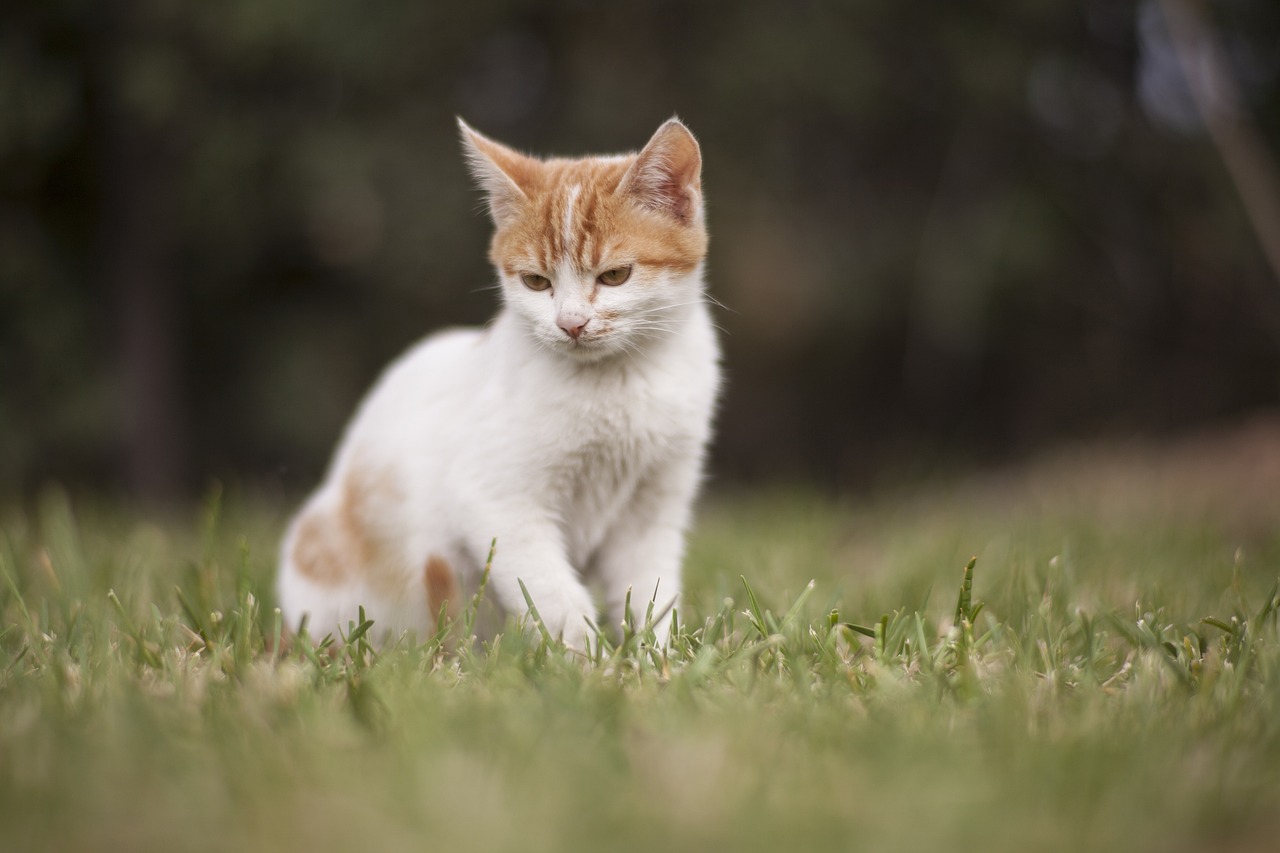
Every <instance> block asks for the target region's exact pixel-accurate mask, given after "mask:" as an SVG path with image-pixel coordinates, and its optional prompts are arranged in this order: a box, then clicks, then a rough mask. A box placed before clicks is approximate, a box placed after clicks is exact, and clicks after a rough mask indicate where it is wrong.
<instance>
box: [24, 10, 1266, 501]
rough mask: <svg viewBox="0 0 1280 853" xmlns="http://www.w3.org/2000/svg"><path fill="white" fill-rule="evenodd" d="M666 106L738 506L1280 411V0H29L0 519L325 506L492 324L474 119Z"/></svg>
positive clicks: (505, 135)
mask: <svg viewBox="0 0 1280 853" xmlns="http://www.w3.org/2000/svg"><path fill="white" fill-rule="evenodd" d="M1197 10H1198V13H1197ZM1171 24H1172V26H1171ZM1184 68H1192V69H1194V72H1193V73H1192V74H1191V75H1190V76H1188V75H1187V74H1184V72H1183V69H1184ZM673 113H678V114H679V115H680V116H681V117H682V118H683V119H684V120H685V121H686V122H687V123H688V124H689V126H690V127H691V128H692V130H693V131H694V133H695V134H696V135H698V137H699V139H700V140H701V142H702V145H703V152H704V159H705V171H704V176H703V180H704V187H705V191H706V198H707V201H708V215H709V222H710V226H711V233H712V243H711V255H710V262H709V283H710V292H711V293H712V294H713V295H714V296H715V298H716V299H718V300H719V301H720V302H722V303H723V304H724V306H725V308H724V309H723V310H718V311H717V318H718V322H719V324H720V325H721V327H722V328H723V330H724V332H725V335H724V343H725V349H726V362H727V367H728V376H729V384H728V388H727V393H726V396H725V398H724V402H723V406H722V409H721V414H720V418H719V438H718V441H717V444H716V448H715V454H714V459H713V476H714V478H715V481H716V482H717V483H719V484H722V485H733V484H753V483H759V482H764V481H778V480H791V481H794V480H806V481H810V482H813V483H815V484H817V486H818V487H819V488H821V489H823V490H829V491H833V492H850V491H853V492H856V491H858V490H861V489H866V488H869V487H872V486H874V485H876V484H879V483H883V482H885V481H889V480H892V479H893V478H901V477H919V476H926V475H929V474H931V473H934V472H937V471H947V470H956V469H963V468H965V467H972V466H978V465H984V464H990V463H995V462H1003V461H1009V460H1015V459H1018V458H1022V457H1025V456H1027V455H1030V454H1033V453H1036V452H1038V451H1040V450H1042V449H1046V448H1051V447H1054V446H1057V445H1061V444H1063V443H1065V442H1071V441H1076V440H1080V439H1092V438H1107V437H1121V438H1126V439H1128V438H1132V437H1142V436H1145V437H1155V436H1163V435H1171V434H1177V433H1179V432H1181V431H1185V430H1189V429H1193V428H1198V427H1201V426H1204V425H1207V424H1217V423H1223V422H1230V421H1232V420H1235V419H1240V418H1244V417H1247V416H1249V415H1250V414H1251V413H1254V412H1259V411H1263V410H1267V409H1271V408H1273V407H1274V406H1275V405H1276V403H1277V398H1278V397H1280V281H1278V279H1277V267H1280V249H1277V248H1276V247H1277V245H1280V244H1278V243H1277V241H1278V240H1280V213H1277V211H1280V207H1277V204H1278V203H1277V200H1276V197H1277V191H1276V179H1275V165H1274V163H1275V152H1276V151H1277V149H1278V148H1280V5H1278V4H1276V3H1275V2H1274V0H1215V2H1212V3H1207V4H1206V3H1199V2H1195V1H1194V0H1144V2H1121V0H1085V2H1067V0H1035V2H1033V0H975V2H969V3H964V4H935V5H933V6H931V7H930V9H929V11H928V13H927V14H926V13H925V12H924V11H923V10H922V9H921V8H920V7H919V6H918V5H917V4H909V3H901V2H895V0H859V2H843V3H839V2H790V3H786V4H783V3H777V2H763V0H744V2H734V3H728V2H706V3H679V2H662V1H661V0H652V2H630V3H617V2H585V0H577V2H570V0H563V2H546V3H533V2H515V0H505V1H504V2H488V3H472V4H460V3H459V4H444V3H424V2H420V1H419V2H401V1H400V0H387V2H381V3H354V2H336V0H308V2H300V0H225V2H220V3H190V2H179V0H11V2H9V3H8V4H7V5H6V11H5V12H4V14H3V19H2V21H0V498H13V497H18V496H21V495H23V494H26V493H29V492H31V491H32V490H34V489H37V488H39V487H40V486H41V484H43V483H45V482H47V481H49V480H51V479H59V480H63V481H66V482H72V483H76V484H85V485H87V486H90V487H93V488H100V489H103V490H106V491H108V492H114V493H119V494H127V495H131V496H133V497H136V498H137V499H139V500H144V501H148V500H164V499H172V498H182V497H184V496H190V495H193V494H195V493H198V492H199V491H200V490H201V489H203V488H204V487H205V486H206V485H207V483H208V482H209V481H210V480H211V479H212V478H215V477H235V478H242V479H244V478H247V479H249V480H252V481H256V482H258V481H260V482H264V483H268V484H271V486H272V488H279V489H280V490H282V491H283V492H284V493H286V494H290V495H293V494H297V493H299V492H301V491H303V490H306V489H308V488H310V487H311V486H313V485H314V483H315V481H316V478H317V477H318V476H319V474H320V472H321V470H322V468H323V466H324V464H325V462H326V459H327V456H328V454H329V453H330V452H331V450H332V448H333V446H334V443H335V441H336V439H337V437H338V434H339V431H340V430H341V427H342V425H343V423H344V422H345V420H346V418H347V417H348V416H349V415H350V414H351V412H352V409H353V407H354V405H355V404H356V402H357V400H358V399H359V397H360V395H361V394H362V393H363V392H364V391H365V390H366V389H367V388H368V386H369V384H370V383H371V382H372V380H373V379H374V377H375V376H376V375H377V373H378V372H379V370H380V369H381V368H382V367H383V366H384V365H385V364H386V363H387V361H388V360H389V359H391V358H393V357H394V356H395V355H396V354H397V353H399V352H401V351H402V350H403V349H405V348H406V347H407V346H408V345H409V344H410V343H411V342H413V341H414V340H415V339H417V338H418V337H420V336H421V335H423V334H424V333H425V332H427V331H430V330H432V329H435V328H437V327H440V326H442V325H456V324H474V323H481V322H483V321H485V320H486V319H487V318H488V317H489V316H490V315H491V314H492V313H493V311H494V307H495V295H494V294H493V293H492V292H489V291H486V290H485V288H486V287H487V286H488V285H489V284H490V283H491V281H492V274H491V272H490V270H489V268H488V265H487V262H486V260H485V251H486V245H487V241H488V237H489V223H488V221H487V220H486V219H485V218H484V216H483V214H482V213H481V211H480V207H479V198H478V196H477V194H476V193H475V191H474V190H473V188H472V187H471V185H470V183H469V180H468V177H467V175H466V173H465V170H464V168H463V164H462V161H461V158H460V156H459V152H458V144H457V139H456V130H455V125H454V116H455V115H461V116H463V117H465V118H466V119H467V120H468V121H469V122H471V123H472V124H473V125H474V126H475V127H477V128H478V129H480V130H481V131H483V132H485V133H486V134H489V135H492V136H494V137H496V138H498V139H501V140H503V141H505V142H507V143H509V144H511V145H513V146H515V147H517V148H521V149H524V150H528V151H532V152H537V153H543V154H563V155H574V154H582V153H608V152H616V151H622V150H630V149H635V148H638V147H640V146H641V145H643V144H644V142H645V141H646V140H647V139H648V137H649V135H650V134H651V133H652V132H653V130H654V129H655V128H656V127H657V126H658V124H659V123H660V122H661V121H662V120H663V119H665V118H667V117H668V116H670V115H671V114H673ZM1269 257H1270V259H1271V261H1270V262H1269V260H1268V258H1269Z"/></svg>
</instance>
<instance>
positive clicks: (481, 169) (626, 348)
mask: <svg viewBox="0 0 1280 853" xmlns="http://www.w3.org/2000/svg"><path fill="white" fill-rule="evenodd" d="M458 124H459V126H460V128H461V130H462V144H463V150H464V151H465V153H466V157H467V161H468V165H469V166H470V167H471V171H472V173H473V174H474V176H475V178H476V180H477V182H478V183H479V184H480V186H481V189H483V190H484V192H485V194H486V195H487V198H488V205H489V213H490V215H491V216H492V218H493V223H494V226H495V230H494V235H493V242H492V243H491V245H490V249H489V258H490V260H491V261H493V265H494V267H496V268H497V271H498V276H499V278H500V279H501V282H502V293H503V299H504V301H505V302H506V304H507V305H508V306H509V307H510V309H511V310H512V311H514V313H515V314H516V316H517V317H519V318H520V320H521V321H522V322H523V323H524V325H525V327H526V328H527V329H528V331H529V333H530V334H531V335H532V336H533V337H534V338H535V339H536V340H538V341H539V342H540V343H542V344H543V345H545V346H547V347H549V348H551V349H554V350H557V351H560V352H563V353H565V354H567V355H569V356H571V357H574V358H580V359H585V360H594V359H599V358H605V357H610V356H615V355H618V354H621V353H626V352H634V351H636V350H639V349H641V348H643V347H644V346H645V345H646V344H647V343H648V342H649V341H652V340H655V339H660V338H662V337H664V336H666V335H668V334H670V333H671V331H672V330H673V328H674V327H675V325H676V323H675V321H676V319H677V316H676V314H677V312H679V311H680V309H682V308H684V307H686V306H689V305H692V304H693V303H695V302H697V301H699V300H700V299H701V298H702V294H701V288H702V283H701V266H702V260H703V258H704V256H705V255H706V251H707V230H706V226H705V225H704V223H703V213H702V182H701V171H702V155H701V153H700V152H699V150H698V143H697V141H696V140H694V138H693V134H691V133H690V132H689V130H688V128H686V127H685V126H684V125H683V124H681V123H680V121H678V120H677V119H674V118H673V119H670V120H668V121H667V122H666V123H665V124H663V125H662V126H661V127H660V128H658V131H657V133H655V134H654V135H653V138H652V139H650V140H649V143H648V144H647V145H646V146H645V147H644V149H643V150H641V151H640V152H639V153H635V154H624V155H620V156H614V157H584V158H581V159H573V160H570V159H546V160H543V159H538V158H535V157H530V156H527V155H524V154H521V153H519V152H517V151H514V150H512V149H511V148H508V147H507V146H505V145H502V144H501V143H498V142H494V141H493V140H491V139H488V138H486V137H484V136H482V135H481V134H479V133H477V132H476V131H474V130H472V129H471V128H470V127H468V126H467V125H466V124H465V123H464V122H462V121H461V119H459V121H458Z"/></svg>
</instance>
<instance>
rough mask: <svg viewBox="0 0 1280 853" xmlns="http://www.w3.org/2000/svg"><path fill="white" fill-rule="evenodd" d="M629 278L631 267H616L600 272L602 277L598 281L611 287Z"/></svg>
mask: <svg viewBox="0 0 1280 853" xmlns="http://www.w3.org/2000/svg"><path fill="white" fill-rule="evenodd" d="M629 278H631V267H614V268H613V269H611V270H605V271H604V272H602V273H600V277H599V278H597V279H596V281H598V282H600V283H601V284H607V285H609V286H610V287H617V286H618V285H620V284H622V283H623V282H624V281H626V280H627V279H629Z"/></svg>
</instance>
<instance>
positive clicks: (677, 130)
mask: <svg viewBox="0 0 1280 853" xmlns="http://www.w3.org/2000/svg"><path fill="white" fill-rule="evenodd" d="M701 172H702V154H701V153H700V152H699V150H698V143H697V141H696V140H695V139H694V138H693V134H691V133H690V132H689V131H688V129H687V128H686V127H685V126H684V125H683V124H681V123H680V122H678V121H676V120H675V119H671V120H670V121H668V122H667V123H666V124H664V125H663V126H662V127H660V128H659V129H658V132H657V133H655V134H654V135H653V139H651V140H649V144H648V145H646V146H645V147H644V150H643V151H641V152H640V153H639V155H637V157H636V161H635V163H633V164H632V165H631V168H630V169H628V170H627V174H626V176H625V177H624V178H623V181H622V187H623V188H624V191H626V192H628V193H631V194H632V195H634V196H636V197H637V198H638V199H639V201H640V202H641V203H642V204H644V205H645V206H646V207H650V208H652V209H654V210H657V211H659V212H662V213H666V214H668V215H670V216H671V217H673V218H674V219H676V220H677V221H679V222H683V223H687V222H689V221H690V220H692V219H693V216H694V213H695V205H696V203H697V198H696V196H697V194H698V192H699V190H700V189H701Z"/></svg>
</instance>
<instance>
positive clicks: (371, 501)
mask: <svg viewBox="0 0 1280 853" xmlns="http://www.w3.org/2000/svg"><path fill="white" fill-rule="evenodd" d="M402 497H403V494H402V492H401V490H400V488H399V486H398V485H397V483H396V482H395V481H394V480H393V479H392V478H391V476H390V475H385V474H384V475H380V474H379V473H378V472H377V471H376V470H373V469H370V468H368V467H365V466H362V465H359V464H353V465H352V466H351V467H350V469H349V471H348V472H347V474H346V476H345V477H344V478H343V481H342V497H341V499H340V500H339V502H338V508H337V511H336V513H333V514H329V513H315V512H311V513H308V514H307V515H305V516H303V518H302V519H301V520H300V521H299V522H298V530H297V533H296V534H295V537H294V545H293V561H294V563H295V564H296V565H297V567H298V571H299V572H301V573H302V574H303V575H304V576H305V577H307V578H309V579H310V580H312V581H314V582H316V583H320V584H325V585H330V586H336V585H337V584H340V583H342V582H343V581H346V580H348V579H349V578H350V577H351V576H352V575H356V574H366V575H367V574H369V573H370V570H371V568H372V567H373V566H374V564H375V563H376V562H377V561H378V558H379V556H380V554H381V552H382V550H383V545H382V542H383V537H382V536H381V535H380V533H379V517H380V515H381V514H382V512H384V511H385V510H384V509H383V507H385V505H386V504H388V503H393V502H395V501H398V500H400V499H401V498H402ZM368 579H369V580H371V581H374V582H376V581H377V580H378V579H379V577H378V576H377V575H374V576H371V577H369V578H368Z"/></svg>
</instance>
